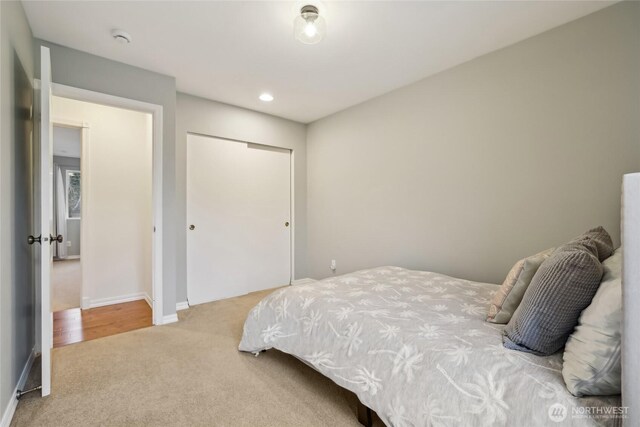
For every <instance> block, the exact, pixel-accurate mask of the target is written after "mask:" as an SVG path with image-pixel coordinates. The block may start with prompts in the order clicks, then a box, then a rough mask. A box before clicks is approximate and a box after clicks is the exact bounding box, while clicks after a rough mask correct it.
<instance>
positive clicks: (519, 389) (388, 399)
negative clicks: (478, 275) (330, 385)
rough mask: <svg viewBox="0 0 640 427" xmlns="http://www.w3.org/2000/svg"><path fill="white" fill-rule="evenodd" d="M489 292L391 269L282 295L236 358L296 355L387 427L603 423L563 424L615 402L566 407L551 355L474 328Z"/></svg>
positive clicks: (592, 421)
mask: <svg viewBox="0 0 640 427" xmlns="http://www.w3.org/2000/svg"><path fill="white" fill-rule="evenodd" d="M497 288H498V287H497V285H493V284H487V283H477V282H471V281H467V280H462V279H455V278H451V277H448V276H444V275H440V274H436V273H430V272H424V271H412V270H406V269H402V268H399V267H381V268H375V269H371V270H363V271H359V272H356V273H353V274H347V275H344V276H338V277H332V278H329V279H325V280H321V281H318V282H315V283H311V284H305V285H294V286H289V287H286V288H282V289H279V290H277V291H275V292H274V293H272V294H271V295H269V296H268V297H266V298H265V299H263V300H262V301H261V302H260V303H259V304H258V305H257V306H256V307H254V308H253V310H252V311H251V312H250V313H249V316H248V318H247V320H246V322H245V325H244V333H243V336H242V341H241V342H240V346H239V348H240V350H241V351H247V352H258V351H261V350H265V349H270V348H275V349H278V350H280V351H283V352H285V353H289V354H291V355H294V356H296V357H297V358H299V359H301V360H303V361H305V362H306V363H308V364H309V365H311V366H312V367H314V368H315V369H316V370H318V371H319V372H320V373H322V374H323V375H325V376H327V377H329V378H330V379H332V380H333V381H334V382H335V383H337V384H338V385H340V386H342V387H344V388H346V389H348V390H351V391H353V392H354V393H355V394H356V395H357V396H358V398H359V399H360V401H361V402H362V403H363V404H365V405H366V406H368V407H370V408H371V409H372V410H374V411H375V412H376V413H377V414H378V415H379V416H380V418H381V419H382V420H383V421H384V422H385V424H387V425H389V426H459V425H465V426H498V425H509V426H516V425H517V426H543V425H576V426H585V425H599V424H603V423H604V424H612V423H613V421H612V420H611V419H605V418H604V417H602V416H600V417H598V418H594V417H592V416H584V413H583V416H580V415H579V414H578V415H576V414H575V413H573V411H576V409H574V408H578V409H579V408H584V407H613V406H619V405H620V399H619V396H617V397H607V398H597V399H594V398H591V399H584V398H583V399H578V398H575V397H573V396H572V395H571V394H570V393H569V392H568V391H567V389H566V387H565V385H564V381H563V379H562V374H561V370H562V353H557V354H555V355H553V356H549V357H540V356H534V355H531V354H526V353H522V352H517V351H513V350H507V349H506V348H504V347H503V345H502V329H503V328H504V326H502V325H495V324H491V323H487V322H485V321H484V319H485V318H486V313H487V306H488V304H489V301H490V299H491V296H492V295H493V293H494V292H495V291H496V290H497ZM554 408H555V409H554ZM558 408H560V409H558ZM562 408H564V414H565V415H564V418H563V417H562V412H563V411H562ZM554 411H555V412H554ZM558 411H559V412H558ZM578 412H584V411H583V410H578ZM560 418H562V419H560Z"/></svg>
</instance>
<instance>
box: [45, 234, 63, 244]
mask: <svg viewBox="0 0 640 427" xmlns="http://www.w3.org/2000/svg"><path fill="white" fill-rule="evenodd" d="M63 240H64V237H62V234H58V235H57V236H55V237H54V236H52V235H51V234H49V244H50V245H51V244H53V242H58V243H62V241H63Z"/></svg>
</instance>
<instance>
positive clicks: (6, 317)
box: [0, 1, 35, 417]
mask: <svg viewBox="0 0 640 427" xmlns="http://www.w3.org/2000/svg"><path fill="white" fill-rule="evenodd" d="M33 59H34V58H33V45H32V35H31V30H30V29H29V25H28V23H27V20H26V16H25V14H24V11H23V9H22V5H21V4H20V3H19V2H13V1H2V2H0V194H2V197H0V417H2V416H3V415H4V411H5V409H6V408H7V405H8V403H9V402H10V401H11V399H12V398H13V392H14V389H15V387H16V385H17V383H18V380H19V378H20V374H21V372H22V370H23V368H24V366H25V364H26V362H27V360H28V358H29V354H30V353H31V350H32V349H33V346H34V344H35V330H34V328H35V318H34V316H35V311H34V303H35V301H34V284H33V275H32V273H31V271H32V270H31V268H32V247H30V246H28V245H27V244H26V237H27V235H26V233H29V232H33V231H32V230H29V229H30V228H33V224H32V217H31V202H32V192H31V190H32V187H31V184H32V181H31V179H32V178H31V172H32V170H31V149H32V147H31V144H30V143H29V141H28V138H29V135H28V133H29V130H30V129H28V128H31V126H32V123H33V122H32V120H31V119H30V118H29V112H28V109H27V111H25V110H24V107H25V106H24V105H20V106H21V107H23V108H22V109H18V108H16V102H18V97H19V96H20V94H27V95H28V96H29V97H33V90H32V85H33V70H34V61H33ZM25 214H26V215H25Z"/></svg>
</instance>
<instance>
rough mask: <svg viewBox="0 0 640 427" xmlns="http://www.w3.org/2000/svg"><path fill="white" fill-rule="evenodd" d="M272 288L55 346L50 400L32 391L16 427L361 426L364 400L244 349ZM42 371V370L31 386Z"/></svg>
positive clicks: (297, 365) (276, 355)
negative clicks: (249, 322) (359, 403)
mask: <svg viewBox="0 0 640 427" xmlns="http://www.w3.org/2000/svg"><path fill="white" fill-rule="evenodd" d="M267 293H268V292H257V293H254V294H249V295H245V296H242V297H238V298H232V299H228V300H224V301H217V302H213V303H209V304H202V305H199V306H195V307H192V308H190V309H189V310H185V311H181V312H179V317H180V321H179V322H178V323H174V324H171V325H165V326H154V327H150V328H145V329H139V330H137V331H132V332H127V333H124V334H120V335H114V336H111V337H106V338H100V339H97V340H94V341H88V342H83V343H79V344H73V345H69V346H66V347H61V348H57V349H54V350H53V379H52V394H51V396H48V397H46V398H41V397H39V396H37V395H36V394H37V393H32V394H31V395H27V396H25V397H24V398H23V399H22V400H21V401H20V403H19V405H18V408H17V410H16V413H15V416H14V418H13V421H12V423H11V426H95V425H100V426H125V425H126V426H205V425H206V426H283V427H284V426H354V427H357V426H359V425H360V424H359V423H358V422H357V420H356V416H355V408H356V400H355V396H354V395H353V394H351V393H349V392H347V391H345V390H343V389H341V388H340V387H338V386H336V385H335V384H334V383H333V382H332V381H331V380H329V379H327V378H325V377H323V376H322V375H320V374H318V373H317V372H315V371H314V370H313V369H311V368H309V367H308V366H306V365H304V364H303V363H302V362H300V361H298V360H297V359H295V358H293V357H291V356H288V355H286V354H284V353H280V352H278V351H275V350H269V351H267V352H265V353H262V354H261V355H260V356H259V357H254V356H253V355H251V354H246V353H240V352H238V351H237V347H238V343H239V340H240V337H241V335H242V326H243V324H244V319H245V318H246V315H247V313H248V312H249V310H250V309H251V308H252V307H253V306H254V305H255V304H256V303H257V302H258V301H259V300H260V299H261V298H262V297H263V296H265V295H266V294H267ZM38 376H39V372H38V370H37V367H36V368H35V369H34V370H32V373H31V376H30V379H29V383H32V384H33V383H37V382H38V379H37V378H38ZM376 425H382V424H381V422H380V420H379V419H376Z"/></svg>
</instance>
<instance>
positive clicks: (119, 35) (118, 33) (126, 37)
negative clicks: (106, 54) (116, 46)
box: [111, 29, 131, 44]
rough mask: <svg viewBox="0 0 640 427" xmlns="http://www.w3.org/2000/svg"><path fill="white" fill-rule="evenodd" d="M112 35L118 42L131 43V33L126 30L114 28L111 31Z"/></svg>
mask: <svg viewBox="0 0 640 427" xmlns="http://www.w3.org/2000/svg"><path fill="white" fill-rule="evenodd" d="M111 36H112V37H113V38H114V39H115V40H116V41H117V42H118V43H122V44H129V43H131V34H129V33H127V32H126V31H123V30H118V29H116V30H112V31H111Z"/></svg>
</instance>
